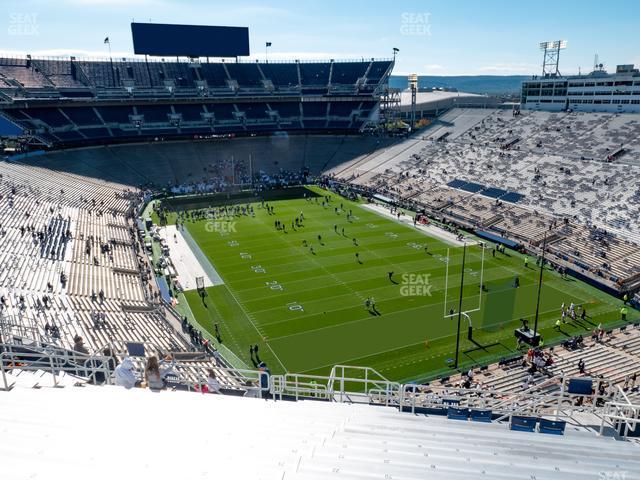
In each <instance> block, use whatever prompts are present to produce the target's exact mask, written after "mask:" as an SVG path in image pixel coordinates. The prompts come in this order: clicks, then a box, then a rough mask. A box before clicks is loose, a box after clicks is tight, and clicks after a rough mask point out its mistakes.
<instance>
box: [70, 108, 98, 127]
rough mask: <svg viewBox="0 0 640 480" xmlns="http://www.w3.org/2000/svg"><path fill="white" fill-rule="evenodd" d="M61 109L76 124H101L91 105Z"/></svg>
mask: <svg viewBox="0 0 640 480" xmlns="http://www.w3.org/2000/svg"><path fill="white" fill-rule="evenodd" d="M62 111H63V112H64V113H65V114H66V115H67V117H69V118H70V119H71V120H72V121H73V123H75V124H76V125H78V126H80V125H101V124H102V121H101V120H100V119H99V118H98V116H97V115H96V112H94V111H93V108H91V107H65V108H63V109H62Z"/></svg>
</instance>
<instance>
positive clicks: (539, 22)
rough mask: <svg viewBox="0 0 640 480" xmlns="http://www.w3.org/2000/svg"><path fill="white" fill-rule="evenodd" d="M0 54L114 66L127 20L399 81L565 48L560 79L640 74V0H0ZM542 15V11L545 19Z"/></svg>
mask: <svg viewBox="0 0 640 480" xmlns="http://www.w3.org/2000/svg"><path fill="white" fill-rule="evenodd" d="M1 5H2V10H1V12H0V18H2V19H3V21H4V23H5V25H4V26H3V27H4V28H2V29H1V30H0V50H1V51H3V52H9V53H12V52H13V53H31V54H34V55H69V54H75V55H84V56H102V57H104V56H107V48H106V47H107V46H106V45H104V44H103V40H104V37H106V36H109V38H110V39H111V47H112V50H113V52H114V55H116V56H124V55H127V56H130V55H131V52H132V51H133V46H132V41H131V31H130V26H129V24H130V22H131V20H132V19H135V20H136V21H140V22H147V21H149V20H151V21H153V22H158V23H185V24H190V23H191V24H204V25H236V26H248V27H249V35H250V42H251V51H252V56H254V57H256V58H264V44H265V42H266V41H270V42H272V43H273V46H272V47H271V49H270V53H269V56H270V58H272V59H275V58H285V59H294V58H300V59H324V58H327V59H328V58H351V57H358V58H359V57H367V58H368V57H387V56H390V55H391V49H392V48H393V47H397V48H399V49H400V53H399V56H398V61H397V64H396V68H395V73H398V74H407V73H418V74H431V75H465V74H469V75H478V74H492V75H506V74H536V73H539V71H540V69H541V67H540V63H541V60H542V56H541V54H540V52H539V50H538V44H539V42H540V41H543V40H556V39H566V40H568V42H569V44H568V49H567V50H566V51H564V52H563V53H562V57H561V61H560V71H561V72H562V73H576V72H577V71H578V68H579V67H581V68H582V71H583V72H586V71H590V69H591V67H592V65H593V59H594V54H596V53H597V54H598V55H599V58H600V61H601V62H602V63H604V64H605V67H608V69H609V70H612V69H614V68H615V65H616V64H621V63H635V64H636V65H640V35H639V34H638V21H639V20H640V1H638V0H613V1H608V2H606V1H602V0H600V1H595V0H593V1H592V0H561V1H556V2H551V3H547V4H545V3H537V4H536V3H531V2H524V1H520V0H512V1H506V0H476V1H473V0H446V1H444V0H439V1H435V0H434V1H432V0H421V1H410V0H407V1H405V0H395V1H393V2H378V1H375V0H369V1H364V0H342V1H334V0H323V1H314V2H312V1H305V0H297V1H291V0H283V1H278V2H275V1H274V2H268V3H267V2H258V1H255V0H253V1H251V0H233V1H229V0H226V1H218V0H1ZM545 10H546V12H545Z"/></svg>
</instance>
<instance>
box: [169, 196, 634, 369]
mask: <svg viewBox="0 0 640 480" xmlns="http://www.w3.org/2000/svg"><path fill="white" fill-rule="evenodd" d="M308 192H309V193H308V195H307V198H298V199H287V200H275V201H268V202H267V203H268V204H269V205H270V206H272V207H273V208H274V213H273V214H272V215H271V214H269V213H268V212H267V210H266V209H265V208H263V207H262V205H261V203H260V202H257V203H253V204H252V205H253V208H254V211H255V217H252V216H251V215H240V216H236V217H234V218H232V219H230V220H231V222H232V223H230V224H229V225H233V227H231V228H223V229H220V228H215V229H212V228H211V224H210V223H208V221H207V220H197V221H187V222H186V223H185V226H186V228H187V229H188V230H189V232H190V233H191V235H192V237H193V238H194V239H195V240H196V241H197V242H198V245H199V246H200V248H201V249H202V251H203V252H204V253H205V254H206V255H207V257H208V259H209V261H210V262H211V263H212V265H213V266H214V267H215V269H216V270H217V272H218V273H219V274H220V276H221V277H222V279H223V280H224V282H225V284H224V285H219V286H214V287H209V288H207V295H206V297H205V298H204V300H202V299H201V298H200V297H199V296H198V294H197V291H195V290H190V291H187V292H185V294H184V298H186V300H187V301H188V304H189V308H190V310H191V312H192V313H193V315H194V316H195V318H196V319H197V321H198V323H199V324H200V325H202V326H203V327H204V328H206V329H207V330H209V331H210V332H213V331H214V324H215V323H217V324H218V325H219V327H220V331H221V338H222V341H223V344H224V346H225V347H227V348H229V349H231V350H232V351H233V352H234V353H235V354H236V355H237V356H238V357H239V358H241V359H242V360H243V361H244V362H245V363H246V364H248V365H251V363H252V362H251V360H250V357H249V345H251V344H258V345H259V356H260V358H261V360H263V361H266V362H267V364H268V365H269V367H270V368H271V370H272V371H273V372H274V373H283V372H285V371H289V372H296V373H303V372H305V373H312V374H326V373H328V371H329V369H330V368H331V366H333V365H335V364H349V365H366V366H370V367H372V368H375V369H376V370H378V371H379V372H380V373H381V374H382V375H385V376H386V377H388V378H390V379H393V380H400V381H410V380H422V379H425V378H430V377H432V376H434V375H436V374H443V373H446V372H449V371H450V367H449V365H450V364H451V362H452V359H453V355H454V349H455V332H456V325H457V319H456V318H451V319H445V318H443V313H444V312H445V310H447V311H448V310H449V309H450V308H454V309H455V310H457V306H458V305H457V304H458V294H459V285H460V273H461V262H462V247H451V246H450V245H448V244H446V243H444V242H443V241H441V240H439V239H437V238H432V237H429V236H427V235H425V234H424V233H423V232H421V231H418V230H417V229H415V228H413V227H411V226H408V225H404V224H401V223H399V222H396V221H394V220H392V219H389V218H385V217H383V216H381V215H380V214H378V213H375V212H373V211H371V210H370V209H366V208H363V207H362V205H361V204H359V203H355V202H350V201H348V200H346V199H344V198H342V197H339V196H338V195H335V194H332V193H330V192H326V191H324V190H321V189H318V188H315V187H310V188H309V190H308ZM312 195H320V197H317V198H318V199H317V202H318V203H316V200H315V197H312ZM323 195H330V198H331V200H330V202H329V204H328V206H324V207H323V206H322V204H321V202H322V201H323V197H322V196H323ZM243 205H246V204H243ZM341 205H342V208H340V206H341ZM336 209H337V210H338V211H337V212H336ZM350 210H351V211H352V213H353V218H352V219H351V221H348V220H347V214H348V212H349V211H350ZM301 212H302V213H303V214H304V221H303V226H301V227H299V228H297V229H296V230H295V231H294V230H293V227H292V221H293V220H294V218H295V217H298V216H300V213H301ZM169 218H170V221H175V215H171V216H170V217H169ZM276 220H280V221H281V222H283V223H284V224H285V225H286V227H287V231H286V233H285V232H284V231H282V230H276V228H275V226H274V222H275V221H276ZM334 226H336V229H335V230H334ZM342 228H344V230H345V233H344V235H343V234H342ZM318 235H321V243H322V244H321V243H320V241H319V240H318ZM354 238H355V239H356V243H357V246H356V243H354V241H353V239H354ZM303 241H306V242H307V246H306V247H305V246H303ZM425 245H426V246H427V251H425V248H424V247H425ZM310 247H313V250H314V252H315V253H312V252H311V248H310ZM447 250H449V255H450V258H449V261H448V263H449V274H448V275H449V276H448V286H449V288H448V294H447V295H448V299H447V300H448V301H447V304H448V305H447V306H446V308H445V305H444V303H443V302H444V297H445V295H444V291H445V277H446V265H447ZM356 253H358V255H359V260H358V258H356ZM480 270H481V247H479V246H470V247H467V252H466V268H465V289H464V301H463V310H466V309H473V308H474V307H475V306H477V304H478V300H479V295H480ZM389 272H393V276H392V278H391V280H390V279H389ZM538 275H539V269H537V268H536V266H535V259H533V258H532V259H531V260H530V262H529V267H528V268H525V266H524V260H523V257H522V256H521V255H519V254H517V253H515V252H509V251H507V254H506V255H503V254H499V253H498V254H496V256H495V258H494V257H493V256H492V255H491V250H490V249H487V250H485V261H484V282H483V283H484V284H485V286H486V288H487V291H486V292H484V293H482V308H481V310H480V311H479V312H474V313H472V314H471V321H472V323H473V327H474V333H473V341H469V340H468V339H467V335H466V334H467V323H466V320H464V319H463V325H462V328H461V331H462V333H461V355H460V364H461V365H462V366H465V367H466V366H468V365H471V364H477V363H483V362H488V361H495V360H496V359H497V358H499V357H502V356H508V355H512V354H514V353H515V352H516V344H515V340H514V337H513V329H514V328H516V327H518V326H519V325H520V321H519V319H520V318H528V319H530V320H531V321H532V320H533V316H534V312H535V300H536V294H537V280H538ZM516 276H517V277H518V278H519V281H520V287H519V288H514V278H515V277H516ZM367 298H373V299H374V300H375V309H368V308H366V307H365V300H366V299H367ZM563 302H564V303H566V304H567V305H568V304H570V303H571V302H573V303H576V304H579V305H585V308H586V310H587V313H588V318H587V319H586V321H585V322H583V323H581V322H580V321H579V320H578V321H577V322H576V323H567V324H565V325H563V326H562V329H561V330H562V331H560V332H558V331H556V329H555V328H554V327H553V326H554V323H555V321H556V320H557V318H559V312H560V305H561V304H562V303H563ZM620 304H621V302H620V301H619V300H618V299H615V298H613V297H611V296H609V295H607V294H605V293H603V292H601V291H599V290H597V289H595V288H593V287H591V286H589V285H587V284H585V283H583V282H579V281H577V280H575V279H573V278H569V279H566V280H565V279H562V278H560V276H559V275H557V274H556V273H555V272H553V271H551V270H547V271H546V272H545V278H544V288H543V291H542V299H541V303H540V330H541V333H542V334H543V337H544V338H545V341H546V342H547V344H549V343H550V342H552V341H554V340H559V339H560V338H564V337H566V336H571V335H575V334H577V333H585V332H589V331H591V330H592V329H593V328H594V327H595V326H596V325H598V323H603V324H606V325H612V324H619V323H620V321H619V317H620V315H619V309H620ZM183 307H184V306H183ZM637 313H638V312H636V311H634V310H630V314H631V315H630V320H633V319H637V318H638V316H637Z"/></svg>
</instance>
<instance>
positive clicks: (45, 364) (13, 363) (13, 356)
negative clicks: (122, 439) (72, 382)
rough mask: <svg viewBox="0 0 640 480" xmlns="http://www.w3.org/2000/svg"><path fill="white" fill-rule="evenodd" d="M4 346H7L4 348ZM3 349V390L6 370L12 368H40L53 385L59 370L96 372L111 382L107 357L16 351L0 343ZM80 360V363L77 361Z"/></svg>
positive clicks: (83, 374) (80, 373)
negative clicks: (48, 374)
mask: <svg viewBox="0 0 640 480" xmlns="http://www.w3.org/2000/svg"><path fill="white" fill-rule="evenodd" d="M4 347H9V349H5V348H4ZM0 348H3V350H4V351H2V353H0V373H1V375H2V383H3V385H4V388H3V390H10V389H11V387H12V385H9V382H8V379H7V372H8V371H10V370H14V369H19V370H25V371H38V370H42V371H44V372H46V373H51V375H52V377H53V384H54V387H57V386H58V375H59V373H60V372H67V373H69V372H71V374H73V375H75V376H78V377H84V378H95V376H96V374H97V373H101V374H102V375H104V381H105V383H107V384H110V383H111V370H110V369H109V362H110V361H111V358H109V357H98V356H87V355H84V354H81V353H75V352H74V353H73V354H69V352H66V351H63V353H62V354H57V353H52V352H47V351H44V350H41V351H36V352H16V351H13V349H11V345H0ZM79 362H81V363H79Z"/></svg>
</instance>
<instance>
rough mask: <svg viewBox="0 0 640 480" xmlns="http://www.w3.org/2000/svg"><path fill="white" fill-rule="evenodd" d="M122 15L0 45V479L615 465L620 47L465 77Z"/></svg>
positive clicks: (408, 21)
mask: <svg viewBox="0 0 640 480" xmlns="http://www.w3.org/2000/svg"><path fill="white" fill-rule="evenodd" d="M90 3H91V2H88V3H87V4H86V5H83V6H82V7H80V8H81V9H83V8H84V9H86V11H87V12H89V10H90V9H92V8H97V9H98V10H97V11H98V12H99V11H100V10H99V9H100V8H102V6H101V5H100V2H96V5H97V6H96V5H93V6H90V5H89V4H90ZM143 3H145V2H143ZM152 3H153V2H152ZM114 8H116V7H114ZM118 8H123V11H127V10H126V9H127V8H131V13H133V11H134V10H136V11H139V9H140V8H141V7H139V6H137V5H136V6H134V5H132V6H120V7H118ZM158 8H159V9H160V10H159V12H163V10H162V8H165V7H163V6H159V7H158ZM167 8H168V7H167ZM299 8H302V10H304V8H305V7H299ZM309 8H311V7H309ZM397 8H401V10H400V11H399V12H400V13H397V12H396V13H397V15H396V14H395V13H394V15H396V17H399V18H400V24H399V30H400V37H399V39H400V40H403V39H405V40H406V38H407V37H408V38H410V39H411V41H412V42H414V41H415V42H420V41H423V40H424V41H426V39H427V38H429V37H431V25H430V23H429V22H430V20H429V18H430V14H426V13H417V12H416V13H409V12H406V11H404V10H402V8H403V7H397ZM632 8H636V7H635V6H634V7H632ZM143 11H144V9H143ZM259 11H260V12H263V13H264V14H265V15H271V14H273V12H271V11H270V10H268V9H265V10H264V11H263V10H260V9H259ZM310 11H311V10H310ZM394 11H395V10H394ZM145 13H146V12H145ZM25 15H26V16H25ZM34 15H35V14H19V13H15V14H11V15H10V28H9V35H13V36H12V40H13V41H15V39H16V37H17V38H18V39H23V38H26V37H28V36H29V35H32V34H33V32H34V31H36V34H35V35H33V37H34V38H36V39H37V40H38V41H41V42H42V41H43V42H45V45H46V44H48V43H49V42H51V43H52V44H53V43H55V35H54V36H47V35H49V33H46V34H45V33H44V32H41V31H40V26H41V25H40V24H39V23H38V22H37V21H36V18H37V17H36V16H34ZM87 15H89V13H87ZM167 15H168V14H167ZM128 18H129V17H127V16H126V15H123V16H121V17H120V18H118V23H119V28H120V29H119V30H118V32H120V35H121V36H122V39H120V38H119V37H117V38H118V40H117V41H118V42H120V43H121V44H125V45H128V48H129V50H128V52H127V53H128V54H127V55H124V54H121V52H119V51H116V52H114V51H113V50H112V45H111V42H112V41H113V42H115V41H116V37H114V36H106V37H105V38H104V41H102V39H100V40H101V41H100V42H99V43H101V44H102V46H104V53H103V56H102V58H98V57H97V56H91V55H85V56H81V55H77V54H71V53H67V54H59V55H38V54H34V53H26V52H24V53H22V52H20V53H18V52H15V51H14V52H11V53H6V54H3V53H0V132H1V133H2V135H1V142H2V148H3V153H2V159H0V262H1V263H0V265H1V268H0V373H1V379H0V406H1V407H2V408H1V409H0V410H1V412H2V413H0V418H1V420H0V430H1V431H2V436H1V439H0V452H1V453H0V466H1V467H2V469H3V474H2V478H7V479H27V478H42V477H47V478H67V479H68V478H86V477H87V476H90V477H92V478H104V479H114V478H128V477H130V476H134V475H135V476H140V477H142V478H151V477H154V478H194V477H196V476H200V477H203V478H215V477H219V478H260V479H263V478H264V479H272V478H273V479H276V478H277V479H298V478H300V479H323V478H343V479H364V478H367V479H368V478H372V479H374V478H385V479H413V478H416V479H417V478H437V479H467V478H469V479H471V478H504V479H516V478H523V479H525V478H526V479H533V478H535V479H573V478H575V479H578V478H579V479H590V478H593V479H603V478H606V479H612V478H616V479H632V478H640V464H639V463H638V461H637V459H638V455H639V453H640V450H639V448H640V442H638V438H640V425H639V424H640V381H638V380H637V375H638V373H640V100H639V99H640V96H639V95H640V72H639V70H638V68H637V67H636V66H634V65H632V64H620V65H617V67H615V71H614V72H612V73H609V72H608V71H607V69H606V68H605V67H604V65H603V64H602V63H599V61H598V58H597V56H596V61H595V62H594V67H593V70H591V71H590V72H589V73H582V71H578V72H577V73H576V72H570V71H569V70H567V74H565V75H563V74H562V73H560V72H561V66H564V65H563V64H562V63H561V60H560V59H561V56H563V55H565V54H566V52H565V50H566V49H567V47H568V45H567V42H566V41H564V40H557V41H555V40H554V41H549V42H542V43H539V50H540V55H539V57H542V60H543V62H542V69H541V71H540V68H539V67H538V66H535V69H531V70H530V71H527V74H528V76H527V77H526V79H524V80H518V82H519V83H518V85H519V87H518V90H517V91H515V92H513V91H512V92H510V93H509V92H505V93H501V94H497V93H482V92H480V91H469V92H465V91H460V90H458V89H456V88H453V87H451V88H442V87H435V86H434V87H431V86H429V84H428V83H426V85H427V86H426V87H425V83H424V82H428V79H429V77H427V76H424V77H422V78H420V76H419V75H418V74H404V73H403V72H404V71H406V68H407V67H406V65H412V64H410V63H407V62H406V61H405V60H404V58H403V55H404V54H403V49H401V48H397V47H393V46H392V45H391V44H389V46H388V47H385V48H384V49H382V50H377V49H374V48H366V49H365V50H364V51H363V52H359V53H358V54H357V56H353V55H350V56H348V58H344V59H340V58H338V57H337V56H336V58H317V57H316V58H313V55H310V57H312V58H310V59H307V60H305V59H304V58H298V56H297V55H294V54H285V55H284V57H285V58H282V59H276V58H272V53H271V50H270V49H273V48H274V43H273V42H271V41H265V42H261V41H260V39H261V38H262V37H261V35H262V33H259V34H254V33H253V31H252V27H246V26H219V25H214V24H205V22H204V21H201V20H200V19H199V18H197V17H193V18H192V20H191V22H184V23H175V22H174V21H173V20H172V17H171V16H167V18H166V20H170V21H168V22H164V23H162V22H156V21H154V22H151V21H149V22H144V23H143V22H137V21H135V19H134V20H133V21H131V22H130V24H129V23H128ZM207 18H209V17H207ZM394 18H395V17H394ZM105 21H106V20H105ZM256 21H257V20H256ZM372 21H373V17H372ZM243 22H244V20H243V18H241V17H238V18H237V20H236V21H235V22H234V23H235V24H240V23H243ZM189 23H191V24H189ZM194 23H198V24H197V25H195V24H194ZM396 23H397V22H396ZM123 24H124V26H125V28H124V30H123V29H122V25H123ZM65 25H66V26H67V27H68V26H69V23H68V21H66V20H59V21H57V23H56V25H55V26H56V28H58V29H62V30H63V29H64V28H66V27H65ZM394 25H395V24H394ZM45 27H46V28H45ZM270 28H271V27H270ZM292 28H293V27H292ZM272 29H273V30H275V29H276V27H272ZM42 30H46V32H50V29H49V27H48V26H47V25H46V24H45V25H44V27H43V29H42ZM62 30H60V31H62ZM256 31H260V29H259V28H256ZM12 32H13V33H12ZM16 32H17V33H16ZM30 32H31V33H30ZM269 34H270V35H271V34H272V35H274V38H275V33H269ZM267 38H269V37H267ZM85 40H86V39H85ZM83 41H84V40H83V39H82V38H81V37H77V38H76V39H75V42H77V43H78V44H80V45H76V46H82V43H83ZM398 45H404V44H401V43H398ZM425 45H426V44H425ZM535 46H536V45H535V44H534V47H535ZM594 46H595V45H594ZM636 47H637V45H636ZM262 48H264V53H263V54H260V53H256V52H255V50H258V52H259V51H260V50H261V49H262ZM317 48H318V49H321V48H322V45H317ZM354 48H355V46H354ZM590 48H591V46H590ZM252 50H253V52H252ZM532 50H534V53H535V54H536V55H537V53H538V52H537V51H536V49H535V48H532ZM34 51H36V50H34ZM374 51H377V53H382V55H380V56H374V57H366V58H365V57H364V56H363V55H367V54H370V53H371V52H374ZM385 53H387V55H386V56H385V55H384V54H385ZM634 53H635V54H637V50H636V51H635V52H634ZM527 55H528V53H527ZM620 56H621V60H624V58H626V57H624V56H623V54H621V55H620ZM536 58H537V56H536ZM563 58H564V57H563ZM403 62H405V63H403ZM527 68H528V67H527ZM562 71H565V68H562ZM569 73H570V74H569ZM489 81H491V82H498V80H495V79H490V80H489ZM401 83H402V84H403V85H404V86H403V87H399V86H397V85H400V84H401ZM470 90H475V89H474V88H473V87H470ZM187 412H188V413H189V414H190V415H189V418H187V416H186V415H185V413H187ZM194 420H195V421H194ZM89 435H91V436H92V437H93V438H91V440H89V441H87V440H88V438H87V437H88V436H89ZM162 437H165V438H167V437H169V442H170V446H169V445H168V447H169V448H168V450H169V451H170V454H171V460H169V461H167V460H164V461H163V460H162V459H161V460H160V461H158V459H155V458H154V457H155V456H157V451H158V447H157V446H156V445H155V441H157V440H159V439H162ZM150 439H153V440H155V441H151V442H149V440H150ZM123 440H126V441H127V443H128V445H127V446H126V447H124V446H123V445H122V443H123ZM160 441H161V442H162V441H163V440H160ZM194 459H197V460H196V461H193V460H194ZM634 459H635V460H634Z"/></svg>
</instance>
